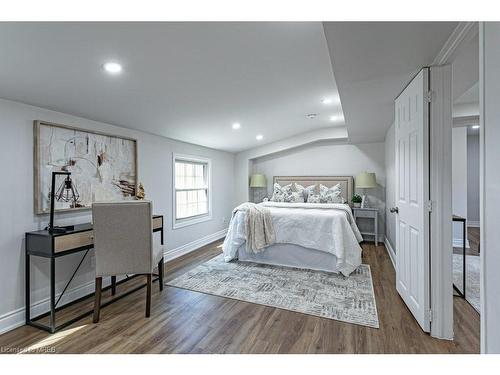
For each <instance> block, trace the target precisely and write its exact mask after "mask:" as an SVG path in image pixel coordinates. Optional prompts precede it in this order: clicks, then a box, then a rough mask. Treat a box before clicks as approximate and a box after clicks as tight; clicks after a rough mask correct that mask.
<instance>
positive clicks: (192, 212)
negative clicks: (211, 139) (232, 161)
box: [174, 154, 211, 228]
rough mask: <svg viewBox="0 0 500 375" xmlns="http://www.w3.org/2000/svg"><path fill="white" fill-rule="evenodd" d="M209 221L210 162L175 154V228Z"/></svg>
mask: <svg viewBox="0 0 500 375" xmlns="http://www.w3.org/2000/svg"><path fill="white" fill-rule="evenodd" d="M209 219H211V212H210V160H209V159H202V158H197V157H191V156H185V155H175V154H174V228H179V227H182V226H186V225H190V224H194V223H198V222H201V221H205V220H209Z"/></svg>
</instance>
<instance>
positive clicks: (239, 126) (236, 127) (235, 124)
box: [233, 122, 241, 130]
mask: <svg viewBox="0 0 500 375" xmlns="http://www.w3.org/2000/svg"><path fill="white" fill-rule="evenodd" d="M239 128H241V124H240V123H239V122H235V123H234V124H233V129H234V130H238V129H239Z"/></svg>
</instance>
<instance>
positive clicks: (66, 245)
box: [54, 230, 94, 253]
mask: <svg viewBox="0 0 500 375" xmlns="http://www.w3.org/2000/svg"><path fill="white" fill-rule="evenodd" d="M93 243H94V231H92V230H88V231H85V232H78V233H73V234H68V235H65V236H57V237H56V238H54V253H60V252H61V251H66V250H72V249H76V248H78V247H82V246H89V245H92V244H93Z"/></svg>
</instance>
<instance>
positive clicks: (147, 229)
mask: <svg viewBox="0 0 500 375" xmlns="http://www.w3.org/2000/svg"><path fill="white" fill-rule="evenodd" d="M152 215H153V208H152V203H151V202H150V201H124V202H102V203H101V202H100V203H97V202H96V203H93V204H92V216H93V228H94V250H95V258H96V259H95V260H96V277H100V276H115V275H124V274H128V273H136V274H140V273H150V272H151V271H152V269H153V259H152V258H153V223H152Z"/></svg>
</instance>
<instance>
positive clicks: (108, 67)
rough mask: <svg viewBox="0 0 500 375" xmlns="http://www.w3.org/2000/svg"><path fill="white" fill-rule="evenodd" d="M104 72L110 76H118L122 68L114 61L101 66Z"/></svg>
mask: <svg viewBox="0 0 500 375" xmlns="http://www.w3.org/2000/svg"><path fill="white" fill-rule="evenodd" d="M102 67H103V68H104V70H105V71H106V72H108V73H110V74H118V73H121V71H122V66H121V65H120V64H118V63H117V62H114V61H109V62H107V63H105V64H104V65H103V66H102Z"/></svg>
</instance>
